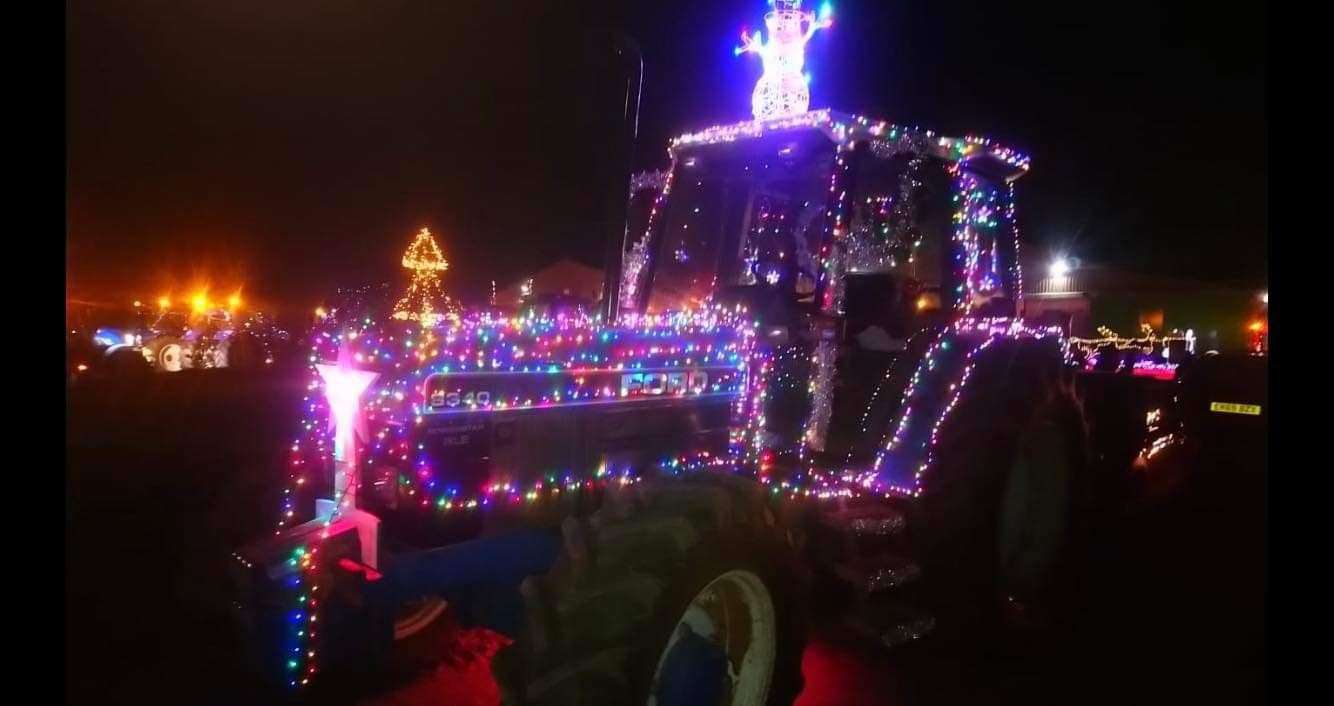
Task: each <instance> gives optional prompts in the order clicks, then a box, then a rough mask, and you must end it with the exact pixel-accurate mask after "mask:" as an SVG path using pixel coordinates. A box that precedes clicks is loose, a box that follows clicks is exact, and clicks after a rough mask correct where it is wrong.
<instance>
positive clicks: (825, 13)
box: [802, 3, 834, 42]
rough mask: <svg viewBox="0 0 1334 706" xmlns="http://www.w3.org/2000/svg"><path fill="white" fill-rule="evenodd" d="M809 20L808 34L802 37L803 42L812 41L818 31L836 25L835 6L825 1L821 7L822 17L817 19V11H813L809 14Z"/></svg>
mask: <svg viewBox="0 0 1334 706" xmlns="http://www.w3.org/2000/svg"><path fill="white" fill-rule="evenodd" d="M807 22H809V24H808V25H807V26H806V36H805V37H803V38H802V41H803V42H808V41H810V39H811V37H813V36H815V33H816V31H818V30H822V29H824V28H826V27H832V26H834V9H833V7H832V6H831V5H830V4H829V3H825V4H824V5H823V6H821V7H820V17H819V18H818V19H817V18H816V16H815V13H814V12H812V13H810V14H809V15H807Z"/></svg>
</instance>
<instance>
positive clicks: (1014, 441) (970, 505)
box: [909, 341, 1089, 641]
mask: <svg viewBox="0 0 1334 706" xmlns="http://www.w3.org/2000/svg"><path fill="white" fill-rule="evenodd" d="M1067 377H1068V376H1067V374H1066V373H1065V371H1064V370H1063V368H1062V366H1061V361H1060V357H1059V355H1058V354H1056V353H1055V352H1054V351H1052V350H1050V349H1049V348H1047V347H1046V346H1043V345H1041V343H1039V342H1022V341H1021V342H1007V343H1004V344H998V345H996V346H993V348H992V350H990V351H988V352H987V354H985V355H983V356H982V357H981V358H979V360H978V361H977V368H976V369H975V370H974V372H973V377H972V378H971V379H970V381H969V383H968V386H967V388H965V390H964V392H963V394H962V396H961V398H960V402H959V405H958V406H957V407H956V408H955V409H954V410H953V411H952V412H951V413H950V416H949V417H948V418H947V419H946V420H945V422H944V423H943V424H942V426H941V428H940V433H939V436H938V438H937V440H936V447H935V448H936V457H935V462H934V463H933V464H932V466H931V467H929V468H928V469H927V470H926V474H925V475H924V477H923V485H924V489H923V495H922V497H921V498H920V499H919V501H918V502H916V503H913V504H912V505H911V506H910V511H911V513H912V515H913V516H912V517H911V520H910V522H909V527H910V528H911V533H912V541H913V544H914V554H915V555H916V556H917V557H919V558H920V560H921V564H922V568H923V575H924V577H926V579H927V581H928V582H929V583H930V584H931V590H929V591H926V592H925V595H927V596H930V597H931V600H932V601H933V602H934V603H935V605H933V606H932V607H931V610H932V612H933V613H934V614H935V615H936V616H938V619H939V623H938V625H939V629H938V630H937V634H938V636H939V637H940V638H942V639H944V640H946V641H950V640H952V639H959V640H966V641H973V638H974V637H976V636H978V635H979V634H982V635H993V636H995V635H1000V634H1003V632H1004V630H1003V628H1004V627H1006V626H1007V625H1013V624H1014V622H1013V620H1012V619H1013V618H1014V617H1016V615H1017V614H1019V613H1023V614H1024V616H1028V617H1032V616H1034V615H1042V614H1045V615H1048V616H1050V618H1055V616H1057V615H1058V614H1060V613H1063V612H1066V611H1068V609H1069V607H1070V605H1071V596H1072V591H1073V589H1074V588H1075V587H1076V586H1077V585H1078V581H1077V579H1076V578H1075V577H1074V575H1073V572H1074V567H1075V565H1076V562H1075V559H1076V557H1077V555H1078V553H1079V552H1078V546H1079V543H1080V542H1081V541H1082V539H1083V536H1084V528H1083V521H1084V518H1085V517H1086V516H1087V508H1088V507H1089V502H1088V501H1089V498H1088V491H1087V489H1088V487H1089V478H1088V467H1089V459H1088V435H1087V430H1086V426H1085V423H1084V417H1083V413H1082V407H1081V405H1080V404H1079V402H1078V400H1077V399H1076V398H1075V396H1074V393H1073V391H1072V388H1071V386H1070V385H1069V382H1068V380H1067ZM979 630H980V631H981V632H980V633H979Z"/></svg>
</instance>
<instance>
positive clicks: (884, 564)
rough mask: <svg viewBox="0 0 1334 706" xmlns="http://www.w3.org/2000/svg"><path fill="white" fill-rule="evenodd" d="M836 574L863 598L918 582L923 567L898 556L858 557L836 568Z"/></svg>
mask: <svg viewBox="0 0 1334 706" xmlns="http://www.w3.org/2000/svg"><path fill="white" fill-rule="evenodd" d="M834 573H835V574H836V575H837V576H838V577H839V578H841V579H843V580H844V581H847V582H848V583H850V584H852V586H853V588H855V589H856V590H857V591H858V592H859V593H860V594H862V595H863V596H867V595H870V594H872V593H876V592H879V591H886V590H889V589H892V588H898V587H899V586H902V585H904V584H907V583H910V582H912V581H916V580H917V579H918V578H919V577H920V576H921V575H922V567H920V566H918V565H917V563H916V562H914V561H912V560H911V559H908V558H905V557H902V556H899V555H897V554H881V555H879V556H865V557H857V558H854V559H851V560H849V561H846V562H843V563H840V564H837V565H835V566H834Z"/></svg>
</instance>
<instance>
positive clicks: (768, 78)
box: [735, 0, 834, 120]
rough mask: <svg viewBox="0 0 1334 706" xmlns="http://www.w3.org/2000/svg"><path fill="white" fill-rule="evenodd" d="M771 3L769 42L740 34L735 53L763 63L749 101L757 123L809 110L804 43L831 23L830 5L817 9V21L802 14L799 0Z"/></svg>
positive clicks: (767, 17) (767, 18)
mask: <svg viewBox="0 0 1334 706" xmlns="http://www.w3.org/2000/svg"><path fill="white" fill-rule="evenodd" d="M770 4H771V5H773V8H774V9H773V10H770V11H769V13H768V14H766V15H765V16H764V26H765V27H767V28H768V30H769V41H767V42H765V41H762V40H761V37H760V32H759V30H756V31H755V33H754V34H747V33H746V32H745V31H742V33H741V46H739V47H737V48H736V50H735V53H736V54H737V55H738V56H739V55H741V54H747V53H754V54H759V55H760V60H761V61H763V62H764V74H763V75H761V76H760V80H759V81H758V82H756V83H755V92H754V93H752V94H751V99H750V101H751V111H752V113H753V114H754V115H755V119H756V120H769V119H771V118H786V117H790V116H793V115H800V114H802V113H805V112H806V110H807V109H808V108H810V105H811V90H810V79H809V78H808V77H807V76H806V75H805V74H804V73H802V68H803V67H804V65H805V63H806V43H807V42H809V41H810V39H811V37H812V36H814V35H815V32H816V31H817V30H820V29H824V28H825V27H829V26H831V25H833V24H834V18H833V8H832V7H831V6H830V5H829V3H825V4H824V5H823V6H822V7H821V8H820V15H819V17H818V18H817V17H816V15H815V13H814V12H802V10H801V0H770ZM803 25H804V26H803Z"/></svg>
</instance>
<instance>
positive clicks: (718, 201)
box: [648, 131, 834, 312]
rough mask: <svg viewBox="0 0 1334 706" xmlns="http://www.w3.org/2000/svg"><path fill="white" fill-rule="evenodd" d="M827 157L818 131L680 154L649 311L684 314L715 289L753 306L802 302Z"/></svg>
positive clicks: (812, 274) (812, 277) (830, 152)
mask: <svg viewBox="0 0 1334 706" xmlns="http://www.w3.org/2000/svg"><path fill="white" fill-rule="evenodd" d="M833 160H834V147H833V144H832V143H830V142H829V140H828V138H826V137H825V136H824V135H823V134H821V133H819V132H818V131H810V132H804V133H800V134H797V135H791V134H788V135H780V136H773V137H767V138H761V139H756V140H749V141H745V142H744V143H731V144H727V145H718V146H712V147H701V148H698V149H694V150H691V151H690V152H689V153H687V154H684V155H680V156H679V157H678V160H677V166H676V169H677V171H676V174H675V175H674V178H673V185H672V191H671V196H670V198H669V199H667V203H666V211H665V212H664V213H663V214H662V217H663V223H662V231H661V236H660V237H659V238H657V248H656V252H655V253H654V254H653V258H652V262H653V265H651V267H652V268H653V270H652V275H651V276H652V287H651V289H650V291H649V300H648V310H649V311H650V312H661V311H666V310H672V309H682V308H687V307H691V306H693V305H697V304H699V303H701V302H703V301H705V300H706V299H708V298H709V297H710V296H711V295H714V294H716V293H725V294H727V295H728V298H733V299H739V300H745V301H747V303H749V304H752V305H755V304H758V303H760V302H762V301H771V302H780V303H783V304H791V303H795V302H797V301H800V300H803V299H808V298H810V297H811V296H812V295H813V293H814V291H815V284H816V276H817V262H818V254H819V248H820V245H821V242H822V239H823V237H824V234H823V232H822V231H823V230H824V228H825V224H826V223H825V219H824V218H822V216H823V214H824V212H825V209H826V208H827V199H828V194H827V193H826V192H827V191H828V189H829V176H830V174H831V170H832V166H833Z"/></svg>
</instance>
